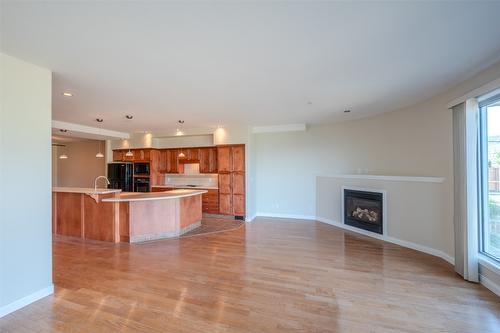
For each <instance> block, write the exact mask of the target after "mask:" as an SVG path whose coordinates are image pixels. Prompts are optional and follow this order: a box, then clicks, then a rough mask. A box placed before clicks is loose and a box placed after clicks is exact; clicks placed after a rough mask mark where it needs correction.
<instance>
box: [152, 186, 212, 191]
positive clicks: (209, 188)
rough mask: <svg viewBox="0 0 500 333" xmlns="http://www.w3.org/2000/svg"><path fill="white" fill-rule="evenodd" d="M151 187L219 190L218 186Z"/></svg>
mask: <svg viewBox="0 0 500 333" xmlns="http://www.w3.org/2000/svg"><path fill="white" fill-rule="evenodd" d="M151 187H155V188H162V187H169V188H182V189H192V190H218V189H219V188H218V187H217V186H195V187H193V186H186V185H153V186H151Z"/></svg>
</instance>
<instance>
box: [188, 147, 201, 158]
mask: <svg viewBox="0 0 500 333" xmlns="http://www.w3.org/2000/svg"><path fill="white" fill-rule="evenodd" d="M185 154H186V158H187V159H188V160H197V161H199V160H200V149H199V148H189V149H188V150H187V152H186V153H185Z"/></svg>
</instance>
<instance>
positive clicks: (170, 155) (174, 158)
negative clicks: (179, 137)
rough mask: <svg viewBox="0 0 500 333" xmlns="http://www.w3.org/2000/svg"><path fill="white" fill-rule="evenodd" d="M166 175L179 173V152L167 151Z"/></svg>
mask: <svg viewBox="0 0 500 333" xmlns="http://www.w3.org/2000/svg"><path fill="white" fill-rule="evenodd" d="M166 166H167V168H166V170H165V172H166V173H179V150H178V149H167V153H166Z"/></svg>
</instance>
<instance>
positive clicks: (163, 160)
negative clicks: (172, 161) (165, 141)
mask: <svg viewBox="0 0 500 333" xmlns="http://www.w3.org/2000/svg"><path fill="white" fill-rule="evenodd" d="M158 169H159V171H160V173H166V172H167V150H166V149H162V150H160V157H159V163H158Z"/></svg>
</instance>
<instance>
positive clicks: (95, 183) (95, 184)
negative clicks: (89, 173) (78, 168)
mask: <svg viewBox="0 0 500 333" xmlns="http://www.w3.org/2000/svg"><path fill="white" fill-rule="evenodd" d="M100 178H104V179H106V183H108V185H109V184H110V182H109V180H108V178H107V177H106V176H98V177H97V178H96V179H95V180H94V192H97V181H98V180H99V179H100Z"/></svg>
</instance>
